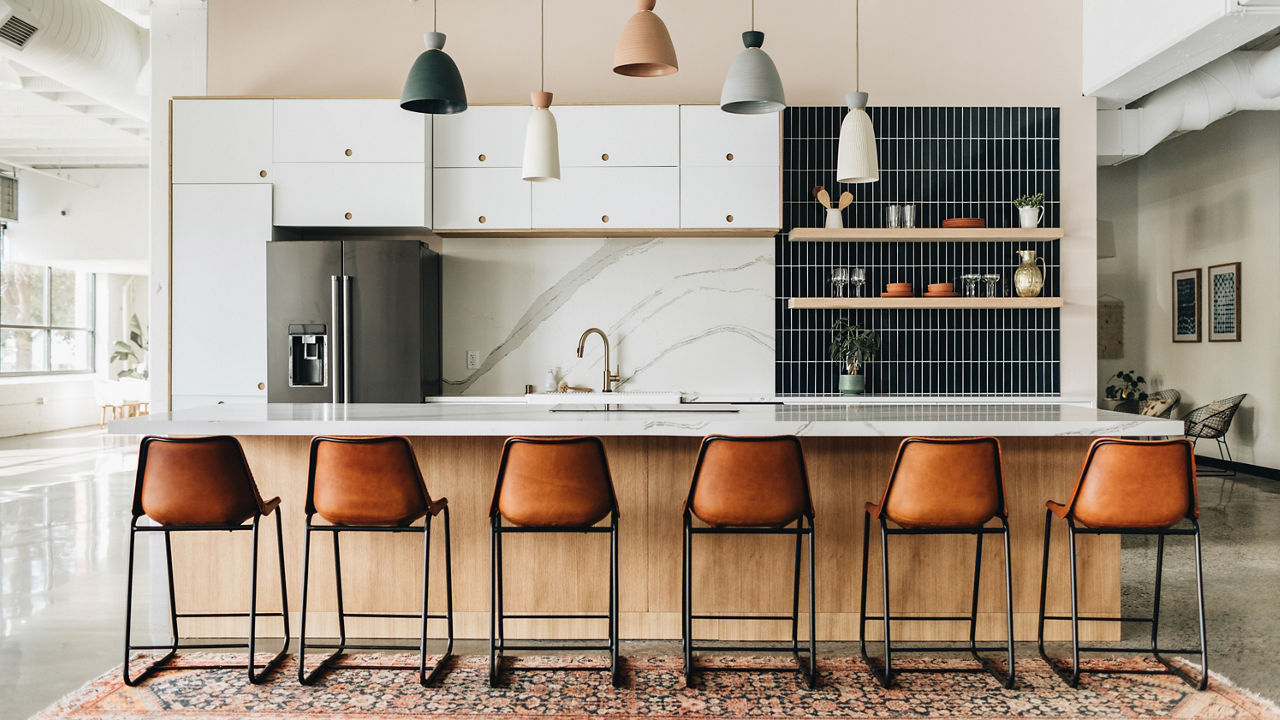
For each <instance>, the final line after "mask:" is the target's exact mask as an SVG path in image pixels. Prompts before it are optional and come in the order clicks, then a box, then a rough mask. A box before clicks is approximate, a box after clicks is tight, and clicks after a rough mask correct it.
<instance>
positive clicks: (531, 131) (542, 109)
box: [521, 0, 560, 182]
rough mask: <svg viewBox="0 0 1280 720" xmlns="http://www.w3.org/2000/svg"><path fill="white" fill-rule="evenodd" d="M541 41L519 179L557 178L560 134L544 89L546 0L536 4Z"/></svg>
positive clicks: (531, 180)
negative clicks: (536, 87)
mask: <svg viewBox="0 0 1280 720" xmlns="http://www.w3.org/2000/svg"><path fill="white" fill-rule="evenodd" d="M538 8H539V10H538V12H539V17H540V26H539V27H540V32H541V35H540V37H541V40H540V41H539V47H538V57H539V60H538V81H539V87H540V88H541V89H540V90H539V91H538V92H535V93H530V100H531V101H532V103H533V113H532V114H531V115H529V125H528V127H527V128H526V129H525V133H524V162H523V163H522V165H521V167H522V168H523V170H522V172H521V179H523V180H528V181H529V182H548V181H551V180H559V179H560V133H559V131H558V130H556V116H555V115H552V114H551V93H549V92H547V78H546V75H547V50H546V49H547V28H546V25H547V17H546V16H547V10H546V0H541V2H539V3H538Z"/></svg>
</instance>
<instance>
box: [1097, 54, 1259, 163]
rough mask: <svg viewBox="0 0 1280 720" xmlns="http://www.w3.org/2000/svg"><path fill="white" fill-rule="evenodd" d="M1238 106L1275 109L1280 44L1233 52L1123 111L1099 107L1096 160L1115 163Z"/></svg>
mask: <svg viewBox="0 0 1280 720" xmlns="http://www.w3.org/2000/svg"><path fill="white" fill-rule="evenodd" d="M1241 110H1280V49H1276V50H1269V51H1266V52H1256V51H1238V52H1233V53H1230V54H1228V55H1224V56H1223V57H1220V58H1218V59H1217V60H1214V61H1213V62H1211V63H1209V64H1208V65H1205V66H1204V67H1202V68H1200V69H1199V70H1195V71H1193V72H1191V73H1189V74H1187V75H1184V76H1183V77H1181V78H1179V79H1177V80H1174V81H1173V82H1171V83H1169V84H1168V85H1166V86H1164V87H1162V88H1160V89H1159V90H1156V91H1155V92H1153V93H1151V94H1150V95H1148V96H1147V97H1145V98H1143V99H1142V100H1141V101H1139V103H1138V104H1137V105H1136V106H1135V107H1133V108H1131V109H1127V110H1100V111H1099V112H1098V164H1099V165H1118V164H1120V163H1122V162H1125V161H1126V160H1132V159H1133V158H1136V157H1139V156H1141V155H1144V154H1146V153H1147V152H1148V151H1149V150H1151V148H1153V147H1155V146H1156V145H1158V144H1159V143H1161V142H1163V141H1165V140H1167V139H1168V138H1170V137H1172V136H1174V135H1176V134H1179V133H1184V132H1191V131H1194V130H1203V129H1204V128H1205V127H1206V126H1208V125H1209V124H1210V123H1212V122H1215V121H1217V120H1221V119H1222V118H1224V117H1227V116H1228V115H1231V114H1232V113H1236V112H1239V111H1241Z"/></svg>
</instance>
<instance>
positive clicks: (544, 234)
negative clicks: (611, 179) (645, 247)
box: [431, 228, 779, 238]
mask: <svg viewBox="0 0 1280 720" xmlns="http://www.w3.org/2000/svg"><path fill="white" fill-rule="evenodd" d="M431 232H433V233H434V234H436V235H438V236H440V237H444V238H451V237H456V238H468V237H470V238H558V237H593V238H600V237H603V238H632V237H660V238H680V237H738V238H760V237H773V236H774V235H777V234H778V232H779V229H778V228H701V229H697V228H617V229H608V228H563V229H559V230H556V229H541V228H539V229H537V230H530V229H528V228H523V229H518V230H517V229H511V230H488V229H484V230H479V229H466V230H449V229H443V228H442V229H436V230H432V231H431Z"/></svg>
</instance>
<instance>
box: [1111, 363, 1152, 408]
mask: <svg viewBox="0 0 1280 720" xmlns="http://www.w3.org/2000/svg"><path fill="white" fill-rule="evenodd" d="M1106 395H1107V399H1108V400H1115V401H1116V405H1115V407H1113V408H1112V410H1115V411H1116V412H1137V411H1138V408H1139V407H1141V403H1142V402H1143V401H1145V400H1146V399H1147V379H1146V378H1144V377H1142V376H1141V375H1139V374H1138V371H1137V370H1117V371H1116V374H1115V375H1112V376H1111V377H1110V378H1108V379H1107V390H1106Z"/></svg>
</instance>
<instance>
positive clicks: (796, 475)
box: [685, 435, 813, 527]
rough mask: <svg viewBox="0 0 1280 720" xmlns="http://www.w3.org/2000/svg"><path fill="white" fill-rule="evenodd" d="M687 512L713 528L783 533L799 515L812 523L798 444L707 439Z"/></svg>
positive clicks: (785, 438) (792, 440) (783, 438)
mask: <svg viewBox="0 0 1280 720" xmlns="http://www.w3.org/2000/svg"><path fill="white" fill-rule="evenodd" d="M685 507H686V508H688V509H690V510H692V511H693V514H694V515H696V516H698V519H700V520H702V521H703V522H705V523H707V524H708V525H711V526H713V527H733V526H737V527H782V526H784V525H786V524H788V523H790V522H792V521H794V520H796V519H798V518H799V517H800V516H801V515H804V516H805V517H808V518H810V519H812V518H813V502H812V501H811V500H810V497H809V476H808V473H807V472H806V470H805V465H804V452H803V450H802V449H801V446H800V439H799V438H797V437H795V436H794V435H780V436H776V437H726V436H724V435H712V436H710V437H708V438H706V439H704V440H703V441H702V448H701V449H700V450H699V451H698V464H697V465H696V466H695V467H694V470H693V480H692V482H690V484H689V497H688V499H687V500H686V501H685Z"/></svg>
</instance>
